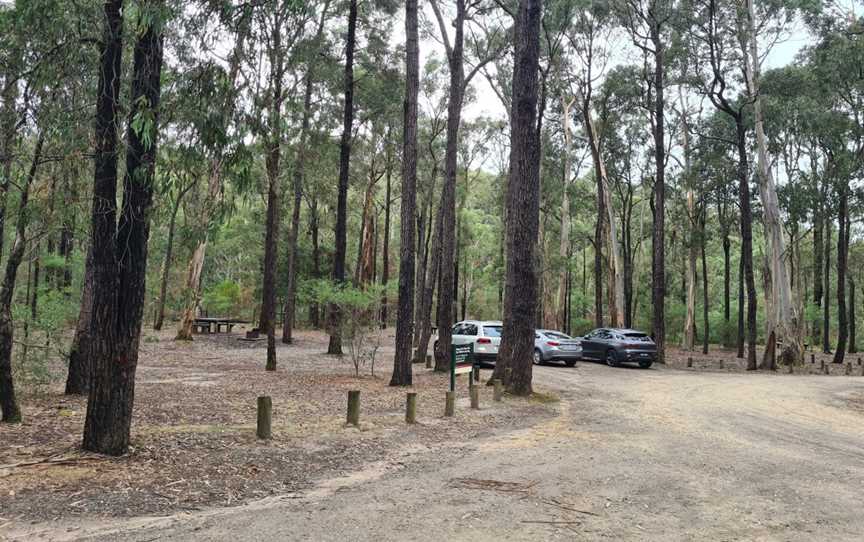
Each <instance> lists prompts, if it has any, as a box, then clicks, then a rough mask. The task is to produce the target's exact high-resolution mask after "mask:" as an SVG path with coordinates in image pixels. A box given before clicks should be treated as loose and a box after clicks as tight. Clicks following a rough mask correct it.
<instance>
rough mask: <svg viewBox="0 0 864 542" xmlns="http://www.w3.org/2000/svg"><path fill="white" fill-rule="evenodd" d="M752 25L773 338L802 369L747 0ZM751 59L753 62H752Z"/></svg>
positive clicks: (750, 74)
mask: <svg viewBox="0 0 864 542" xmlns="http://www.w3.org/2000/svg"><path fill="white" fill-rule="evenodd" d="M747 9H748V15H749V16H748V22H749V32H748V34H749V40H748V41H749V57H748V55H746V54H745V55H744V70H745V75H746V77H747V79H748V82H749V85H748V86H749V87H750V92H751V93H752V95H753V117H754V119H753V120H754V124H755V132H756V148H757V169H758V171H759V175H758V178H759V195H760V198H761V199H762V209H763V211H762V216H763V222H764V225H765V236H766V238H767V239H766V240H767V244H768V253H769V258H770V260H769V261H770V263H771V286H772V290H771V299H772V309H773V312H774V315H773V319H771V320H770V321H772V322H773V324H774V327H773V329H771V330H769V336H771V335H773V336H774V338H775V340H776V341H778V342H782V344H783V346H782V350H781V352H780V363H782V364H784V365H799V364H803V363H804V333H803V330H802V328H801V319H800V318H799V315H798V311H797V310H796V307H795V304H794V302H793V301H792V282H791V280H790V277H789V273H788V271H787V269H786V264H785V262H784V261H783V258H784V255H785V254H786V241H785V238H784V236H783V220H782V218H781V217H780V201H779V199H778V198H777V188H776V186H775V183H774V176H773V175H772V173H771V164H770V160H769V159H768V139H767V137H766V135H765V127H764V120H763V118H762V97H761V96H760V94H759V83H760V59H759V51H758V46H757V43H756V42H757V39H756V38H757V36H756V21H755V10H754V7H753V0H747ZM748 58H749V62H748Z"/></svg>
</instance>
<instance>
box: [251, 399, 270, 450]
mask: <svg viewBox="0 0 864 542" xmlns="http://www.w3.org/2000/svg"><path fill="white" fill-rule="evenodd" d="M272 420H273V400H272V399H271V398H270V397H267V396H261V397H259V398H258V428H257V430H256V432H255V433H256V434H257V435H258V438H259V439H264V440H268V439H270V437H271V436H272V430H271V428H272Z"/></svg>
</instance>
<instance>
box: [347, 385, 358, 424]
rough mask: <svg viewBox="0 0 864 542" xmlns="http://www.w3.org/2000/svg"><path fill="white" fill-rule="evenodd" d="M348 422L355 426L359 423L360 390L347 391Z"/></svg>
mask: <svg viewBox="0 0 864 542" xmlns="http://www.w3.org/2000/svg"><path fill="white" fill-rule="evenodd" d="M348 423H350V424H351V425H353V426H355V427H357V426H359V425H360V390H350V391H349V392H348Z"/></svg>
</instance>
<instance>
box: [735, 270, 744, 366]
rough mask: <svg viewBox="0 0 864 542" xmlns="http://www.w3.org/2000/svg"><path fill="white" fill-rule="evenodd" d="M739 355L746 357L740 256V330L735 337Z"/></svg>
mask: <svg viewBox="0 0 864 542" xmlns="http://www.w3.org/2000/svg"><path fill="white" fill-rule="evenodd" d="M735 341H736V344H737V347H738V357H739V358H744V259H743V258H741V257H739V258H738V332H737V335H736V337H735Z"/></svg>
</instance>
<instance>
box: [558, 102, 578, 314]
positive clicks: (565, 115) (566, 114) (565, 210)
mask: <svg viewBox="0 0 864 542" xmlns="http://www.w3.org/2000/svg"><path fill="white" fill-rule="evenodd" d="M575 102H576V98H575V97H574V98H571V99H570V100H569V101H567V99H566V98H563V97H562V98H561V108H562V115H561V122H562V126H563V127H564V150H563V159H564V179H563V181H564V186H563V188H562V193H563V195H562V197H561V240H560V243H559V245H558V256H559V257H560V258H561V261H562V262H566V261H567V256H568V250H569V249H570V196H569V195H568V192H567V191H568V187H569V186H570V175H571V172H570V151H571V147H572V145H573V137H572V134H571V132H570V108H571V107H572V106H573V104H574V103H575ZM568 270H569V267H568V266H567V265H564V266H563V267H562V268H561V270H560V271H559V273H558V325H559V329H566V328H567V327H568V325H567V323H568V322H567V314H566V313H567V310H566V306H567V273H568Z"/></svg>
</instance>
